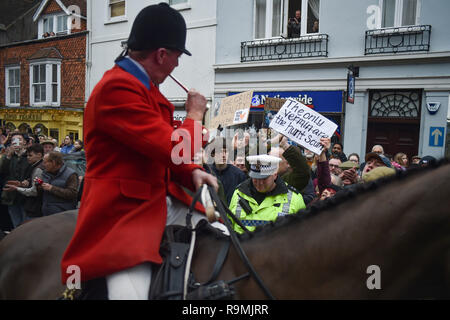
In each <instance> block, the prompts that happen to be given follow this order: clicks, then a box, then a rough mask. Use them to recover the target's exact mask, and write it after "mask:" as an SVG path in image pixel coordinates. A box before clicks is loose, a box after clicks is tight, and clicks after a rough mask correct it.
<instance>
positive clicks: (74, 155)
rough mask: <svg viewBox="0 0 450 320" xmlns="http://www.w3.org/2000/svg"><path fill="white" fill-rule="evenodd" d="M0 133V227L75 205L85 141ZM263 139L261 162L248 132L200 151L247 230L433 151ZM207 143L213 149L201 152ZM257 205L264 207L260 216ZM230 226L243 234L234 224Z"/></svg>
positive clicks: (387, 173)
mask: <svg viewBox="0 0 450 320" xmlns="http://www.w3.org/2000/svg"><path fill="white" fill-rule="evenodd" d="M4 133H6V130H4V129H0V149H1V151H0V155H1V157H0V177H1V185H2V194H1V210H2V212H3V214H2V218H1V219H0V224H1V225H0V229H2V230H10V229H12V228H15V227H17V226H18V225H20V224H21V223H24V222H26V221H28V220H30V219H34V218H37V217H42V216H46V215H50V214H53V213H57V212H61V211H65V210H70V209H75V208H76V207H77V205H78V204H79V201H80V200H81V193H82V185H83V174H84V170H85V163H86V162H85V154H84V145H83V142H82V141H81V140H75V141H74V139H73V137H72V136H70V135H68V136H66V137H65V139H64V141H63V143H62V144H61V145H58V144H57V141H56V139H53V138H49V137H46V136H44V135H28V134H23V133H20V132H18V130H16V131H15V132H8V133H7V134H6V135H5V134H4ZM265 143H266V148H267V154H266V155H262V154H261V155H260V156H263V158H261V159H259V158H258V157H256V158H255V159H253V158H252V157H248V154H249V149H251V148H252V147H251V146H250V134H249V133H248V132H245V133H244V134H242V133H241V134H236V135H235V136H234V137H233V138H232V139H231V140H229V141H227V139H226V138H224V137H216V138H215V139H213V140H212V141H211V142H210V143H209V144H208V145H207V146H206V147H205V148H204V149H202V155H201V159H202V163H203V168H204V170H205V171H206V172H208V173H210V174H212V175H214V176H215V177H216V178H217V181H218V185H219V190H218V194H219V196H220V197H221V199H222V200H223V201H224V203H225V204H227V205H229V207H230V209H231V211H232V212H233V213H235V214H236V215H237V216H238V217H239V218H240V219H241V220H242V221H243V223H244V225H247V226H249V227H250V229H252V230H254V227H255V226H258V225H263V224H265V223H268V222H270V221H275V220H276V219H277V217H279V216H282V215H284V214H290V213H294V212H297V211H298V210H300V209H302V208H305V207H307V206H310V205H311V204H313V203H315V202H317V201H321V200H325V199H327V198H329V197H332V196H334V195H335V194H336V193H337V192H339V191H340V190H342V189H344V188H348V187H350V186H352V185H354V184H358V183H364V182H369V181H373V180H376V179H379V178H382V177H386V176H390V175H393V174H395V172H396V170H407V169H408V168H412V167H417V166H423V165H427V164H428V163H430V162H433V161H436V159H435V158H433V157H431V156H426V157H423V158H421V157H419V156H417V155H416V156H413V157H412V158H411V160H409V159H408V156H407V155H406V154H405V153H403V152H399V153H396V154H395V155H394V156H392V155H387V154H385V153H384V149H383V147H382V146H381V145H375V146H373V148H372V150H371V152H369V153H367V154H366V155H365V156H364V157H362V159H361V157H360V156H359V155H358V154H357V153H351V154H349V155H348V156H347V155H346V154H345V153H344V152H343V149H344V148H343V145H342V143H340V142H335V143H334V144H331V140H330V139H322V141H321V143H322V145H323V152H322V153H321V154H320V155H315V154H313V153H312V152H310V151H309V150H307V149H303V148H301V147H298V146H295V145H292V144H290V143H288V139H287V138H286V137H284V136H282V135H278V136H277V137H275V138H273V139H271V140H270V141H266V142H265ZM208 147H210V150H211V152H210V153H209V154H208V155H207V154H206V150H208ZM241 151H242V152H241ZM231 154H232V155H233V157H231V156H230V155H231ZM266 156H267V157H266ZM80 159H81V164H80ZM252 160H254V161H253V162H252ZM260 165H263V166H264V165H265V166H268V168H272V171H273V172H271V171H268V172H266V173H265V174H261V173H260V172H257V169H256V168H257V167H258V166H260ZM255 170H256V171H255ZM274 190H275V191H274ZM276 190H278V191H276ZM277 192H281V195H283V196H282V197H280V196H279V195H280V194H277ZM288 194H290V195H289V196H287V197H284V195H288ZM277 195H278V197H277ZM292 195H295V196H294V197H292ZM297 195H300V197H301V201H300V200H297V205H294V206H292V210H290V209H289V208H290V205H291V202H292V201H293V199H294V200H295V199H297V198H296V197H297ZM285 198H286V199H289V203H288V202H285V200H286V199H285ZM280 199H281V200H280ZM283 199H284V200H283ZM280 201H281V202H280ZM268 203H270V205H268ZM284 203H286V204H285V206H284V207H283V204H284ZM261 206H262V207H261ZM267 207H269V209H267ZM261 208H262V209H264V210H266V211H267V210H268V211H269V212H270V213H269V214H266V215H265V218H262V217H263V216H264V214H261ZM286 208H288V209H287V210H286ZM283 209H284V210H285V212H283V211H282V210H283ZM264 210H263V211H264ZM8 215H9V219H7V218H8V217H7V216H8ZM8 220H10V221H11V222H9V221H8ZM10 224H11V225H10ZM235 229H236V231H238V232H240V233H242V232H243V230H242V229H241V228H240V227H238V226H235Z"/></svg>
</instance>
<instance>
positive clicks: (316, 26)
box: [312, 20, 319, 33]
mask: <svg viewBox="0 0 450 320" xmlns="http://www.w3.org/2000/svg"><path fill="white" fill-rule="evenodd" d="M312 33H319V20H314V23H313V27H312Z"/></svg>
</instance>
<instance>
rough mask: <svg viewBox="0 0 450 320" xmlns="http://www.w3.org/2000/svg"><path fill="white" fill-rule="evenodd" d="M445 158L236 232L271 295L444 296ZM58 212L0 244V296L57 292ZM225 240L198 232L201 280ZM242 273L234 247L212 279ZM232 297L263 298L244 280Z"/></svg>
mask: <svg viewBox="0 0 450 320" xmlns="http://www.w3.org/2000/svg"><path fill="white" fill-rule="evenodd" d="M449 208H450V165H449V164H448V163H447V162H445V163H441V164H440V165H439V166H437V167H436V168H428V169H421V170H419V171H418V172H411V173H407V174H398V175H397V176H396V177H394V178H391V179H389V180H388V181H376V182H372V183H370V184H364V185H360V186H358V187H356V188H354V189H350V190H348V191H344V192H341V194H338V195H336V196H335V197H334V198H331V199H329V200H326V201H324V202H320V203H318V204H317V205H315V206H313V207H311V208H310V209H308V210H306V211H302V212H299V213H298V214H297V215H292V216H287V217H285V218H280V219H278V221H277V222H276V223H274V224H272V225H268V226H265V227H263V228H261V229H258V230H257V231H256V232H255V233H254V234H253V236H251V237H248V236H243V237H242V246H243V248H244V249H245V252H246V254H247V256H248V258H249V259H250V261H251V263H252V264H253V266H254V268H255V269H256V271H257V272H258V273H259V275H260V277H261V278H262V279H263V280H264V282H265V285H266V286H267V287H268V288H269V289H270V291H271V293H272V295H273V296H274V297H275V298H277V299H403V298H447V299H448V298H450V289H449V288H450V210H449ZM75 219H76V216H75V213H74V212H65V213H61V214H58V215H54V216H50V217H46V218H42V219H37V220H35V221H32V222H30V223H28V224H25V225H23V226H21V227H19V228H17V229H16V230H14V231H13V232H12V233H11V234H9V235H8V236H7V237H6V238H5V239H3V240H2V241H1V242H0V298H3V299H56V298H57V297H58V296H59V295H60V294H61V293H62V291H63V290H64V287H63V286H62V285H61V284H60V270H59V263H60V259H61V256H62V254H63V251H64V248H65V247H66V245H67V243H68V242H69V240H70V238H71V236H72V233H73V230H74V227H75ZM222 241H225V240H223V239H221V238H217V237H215V236H213V235H212V234H210V233H203V234H199V236H198V241H197V245H196V249H195V254H194V259H193V264H192V269H193V270H194V273H195V275H196V279H197V280H198V281H199V282H202V281H206V280H207V278H208V277H209V275H210V273H211V270H212V266H213V264H214V262H215V258H216V255H217V251H218V248H220V246H221V242H222ZM246 272H247V270H246V268H245V267H244V264H243V263H242V261H241V260H240V259H239V258H238V256H237V253H236V251H235V250H234V249H231V251H230V252H229V253H228V256H227V259H226V261H225V264H224V266H223V269H222V271H221V273H220V274H219V276H218V279H222V280H231V279H233V278H235V277H238V276H240V275H242V274H245V273H246ZM235 290H236V298H237V299H264V298H266V297H265V296H264V294H263V292H262V291H261V289H260V288H259V287H258V286H257V284H256V282H255V281H254V280H253V279H251V278H246V279H244V280H241V281H239V282H237V283H236V284H235Z"/></svg>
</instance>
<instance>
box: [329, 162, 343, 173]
mask: <svg viewBox="0 0 450 320" xmlns="http://www.w3.org/2000/svg"><path fill="white" fill-rule="evenodd" d="M341 164H342V161H341V160H340V159H336V158H332V159H330V160H329V161H328V166H329V167H330V173H332V174H335V175H337V176H339V175H340V174H341V173H342V169H341V168H340V167H339V166H340V165H341Z"/></svg>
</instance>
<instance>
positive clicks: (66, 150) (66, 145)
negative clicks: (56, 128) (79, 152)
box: [60, 136, 73, 154]
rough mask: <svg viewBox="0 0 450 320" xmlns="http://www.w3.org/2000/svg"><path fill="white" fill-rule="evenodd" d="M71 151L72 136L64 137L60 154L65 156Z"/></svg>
mask: <svg viewBox="0 0 450 320" xmlns="http://www.w3.org/2000/svg"><path fill="white" fill-rule="evenodd" d="M72 149H73V138H72V136H66V137H65V138H64V143H63V144H62V146H61V151H60V152H61V153H64V154H67V153H69V152H70V151H71V150H72Z"/></svg>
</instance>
